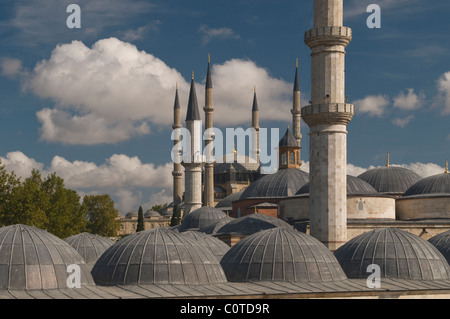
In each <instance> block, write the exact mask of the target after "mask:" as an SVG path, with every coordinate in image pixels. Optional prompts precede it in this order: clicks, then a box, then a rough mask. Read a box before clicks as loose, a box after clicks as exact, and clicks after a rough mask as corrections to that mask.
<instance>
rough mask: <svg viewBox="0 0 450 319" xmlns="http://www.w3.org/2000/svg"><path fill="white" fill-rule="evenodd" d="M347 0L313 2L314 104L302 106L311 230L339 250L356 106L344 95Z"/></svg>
mask: <svg viewBox="0 0 450 319" xmlns="http://www.w3.org/2000/svg"><path fill="white" fill-rule="evenodd" d="M351 39H352V33H351V29H350V28H347V27H344V26H343V0H314V28H313V29H311V30H309V31H307V32H306V34H305V43H306V44H307V45H308V46H309V47H310V48H311V63H312V65H311V68H312V69H311V105H308V106H305V107H303V108H302V113H301V115H302V117H303V119H304V120H305V122H306V123H307V124H308V126H309V127H310V134H309V136H310V156H309V161H310V199H309V207H310V208H309V209H310V211H309V214H310V234H311V235H312V236H314V237H315V238H317V239H318V240H320V241H321V242H323V243H324V244H325V245H326V246H327V247H328V248H329V249H330V250H332V251H334V250H336V249H337V248H338V247H339V246H341V245H342V244H344V243H345V242H346V241H347V184H346V178H347V177H346V175H347V124H348V123H349V122H350V120H351V119H352V117H353V114H354V107H353V105H351V104H347V101H346V99H345V48H346V46H347V45H348V44H349V43H350V41H351Z"/></svg>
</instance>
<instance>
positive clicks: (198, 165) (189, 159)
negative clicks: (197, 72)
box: [182, 72, 204, 217]
mask: <svg viewBox="0 0 450 319" xmlns="http://www.w3.org/2000/svg"><path fill="white" fill-rule="evenodd" d="M186 129H187V130H188V131H189V132H190V134H191V138H190V141H187V146H186V147H187V148H188V149H187V150H185V153H184V156H183V163H182V165H183V166H184V172H185V178H184V180H185V187H184V188H185V190H184V194H185V195H184V214H183V217H184V216H187V215H188V214H190V213H191V212H192V211H193V210H195V209H197V208H200V207H202V166H203V163H204V156H203V155H202V121H201V119H200V112H199V110H198V102H197V94H196V92H195V83H194V72H192V80H191V90H190V92H189V103H188V109H187V113H186Z"/></svg>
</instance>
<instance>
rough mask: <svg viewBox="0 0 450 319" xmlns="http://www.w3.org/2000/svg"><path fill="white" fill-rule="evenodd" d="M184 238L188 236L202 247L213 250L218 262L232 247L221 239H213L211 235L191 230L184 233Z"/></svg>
mask: <svg viewBox="0 0 450 319" xmlns="http://www.w3.org/2000/svg"><path fill="white" fill-rule="evenodd" d="M183 236H187V237H189V238H191V239H193V240H195V241H197V242H198V243H199V244H200V246H203V247H205V248H207V249H209V250H211V252H212V253H213V255H214V256H216V258H217V260H218V261H220V260H221V259H222V257H223V255H225V254H226V253H227V252H228V251H229V250H230V246H228V245H227V244H225V243H224V242H223V241H221V240H220V239H218V238H216V237H213V236H211V235H207V234H204V233H200V232H197V231H192V230H189V231H185V232H183Z"/></svg>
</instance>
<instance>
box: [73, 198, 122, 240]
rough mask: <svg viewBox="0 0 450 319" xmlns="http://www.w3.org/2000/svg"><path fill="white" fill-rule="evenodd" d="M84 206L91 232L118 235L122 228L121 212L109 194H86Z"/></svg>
mask: <svg viewBox="0 0 450 319" xmlns="http://www.w3.org/2000/svg"><path fill="white" fill-rule="evenodd" d="M82 207H83V210H84V211H85V212H86V214H87V215H86V216H87V230H88V231H89V232H91V233H93V234H97V235H100V236H104V237H111V236H116V235H117V232H118V231H119V228H120V219H118V217H119V212H118V210H117V209H116V208H115V207H114V201H113V200H112V199H111V197H110V196H109V195H108V194H105V195H87V196H84V198H83V205H82Z"/></svg>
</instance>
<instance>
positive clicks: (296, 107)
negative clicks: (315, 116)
mask: <svg viewBox="0 0 450 319" xmlns="http://www.w3.org/2000/svg"><path fill="white" fill-rule="evenodd" d="M300 109H301V107H300V84H299V81H298V59H297V61H296V66H295V79H294V93H293V105H292V110H291V113H292V128H293V134H294V137H295V139H296V140H297V145H298V146H300V145H301V140H302V134H301V133H300V114H301V110H300Z"/></svg>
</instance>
